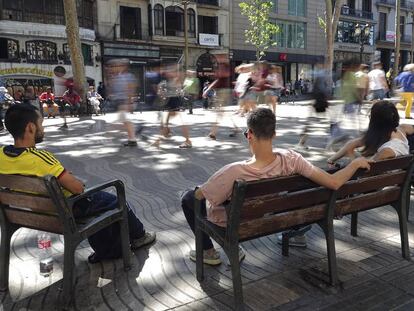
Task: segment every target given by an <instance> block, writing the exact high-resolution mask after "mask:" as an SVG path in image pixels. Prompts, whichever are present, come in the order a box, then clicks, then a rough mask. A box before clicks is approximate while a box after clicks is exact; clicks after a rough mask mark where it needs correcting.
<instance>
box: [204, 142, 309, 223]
mask: <svg viewBox="0 0 414 311" xmlns="http://www.w3.org/2000/svg"><path fill="white" fill-rule="evenodd" d="M275 155H276V159H275V160H274V161H273V162H272V163H270V164H269V165H268V166H266V167H264V168H262V169H255V168H253V167H251V166H250V165H249V164H247V161H240V162H234V163H231V164H228V165H226V166H224V167H223V168H221V169H220V170H218V171H217V172H216V173H215V174H213V176H211V177H210V178H209V179H208V180H207V182H206V183H205V184H203V185H202V186H201V187H200V190H201V192H202V193H203V195H204V197H205V198H206V203H207V219H208V220H209V221H211V222H213V223H215V224H216V225H218V226H222V227H225V226H226V224H227V215H226V210H225V208H224V206H222V204H223V203H224V202H225V201H227V200H229V199H230V197H231V193H232V190H233V184H234V181H235V180H237V179H243V180H246V181H251V180H257V179H263V178H271V177H278V176H289V175H294V174H300V175H302V176H305V177H307V178H309V177H310V176H311V175H312V173H313V171H314V170H315V167H314V166H313V165H312V164H311V163H310V162H309V161H307V160H306V159H304V158H303V157H302V155H300V154H299V153H297V152H295V151H292V150H283V149H277V150H275Z"/></svg>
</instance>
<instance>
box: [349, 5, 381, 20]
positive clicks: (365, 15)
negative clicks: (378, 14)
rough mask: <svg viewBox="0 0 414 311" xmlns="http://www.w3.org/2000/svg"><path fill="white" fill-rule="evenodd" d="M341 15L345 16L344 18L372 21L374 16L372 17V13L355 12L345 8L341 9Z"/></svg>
mask: <svg viewBox="0 0 414 311" xmlns="http://www.w3.org/2000/svg"><path fill="white" fill-rule="evenodd" d="M341 14H342V15H346V16H352V17H358V18H364V19H373V18H374V15H373V13H372V12H368V11H361V10H355V9H351V8H349V7H347V6H343V7H342V9H341Z"/></svg>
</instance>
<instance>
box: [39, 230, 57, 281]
mask: <svg viewBox="0 0 414 311" xmlns="http://www.w3.org/2000/svg"><path fill="white" fill-rule="evenodd" d="M37 247H38V248H39V268H40V275H43V276H44V277H47V276H49V275H50V274H52V272H53V254H52V240H51V238H50V234H49V233H47V232H42V233H41V234H39V235H38V238H37Z"/></svg>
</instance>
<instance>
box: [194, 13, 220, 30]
mask: <svg viewBox="0 0 414 311" xmlns="http://www.w3.org/2000/svg"><path fill="white" fill-rule="evenodd" d="M198 32H199V33H209V34H218V17H217V16H203V15H198Z"/></svg>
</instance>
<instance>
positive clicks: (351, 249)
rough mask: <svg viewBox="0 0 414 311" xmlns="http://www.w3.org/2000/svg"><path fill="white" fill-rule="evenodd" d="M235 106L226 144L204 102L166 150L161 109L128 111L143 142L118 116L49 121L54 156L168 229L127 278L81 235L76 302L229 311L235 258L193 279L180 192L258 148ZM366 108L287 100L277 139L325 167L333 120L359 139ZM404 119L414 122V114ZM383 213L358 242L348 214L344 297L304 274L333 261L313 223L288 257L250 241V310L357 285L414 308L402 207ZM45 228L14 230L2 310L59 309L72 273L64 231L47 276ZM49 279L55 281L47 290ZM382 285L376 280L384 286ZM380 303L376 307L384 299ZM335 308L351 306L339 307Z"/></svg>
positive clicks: (341, 246) (335, 299)
mask: <svg viewBox="0 0 414 311" xmlns="http://www.w3.org/2000/svg"><path fill="white" fill-rule="evenodd" d="M236 109H237V108H236V107H228V108H227V109H226V113H225V114H224V118H223V119H222V120H221V121H220V128H219V132H218V135H217V140H216V141H213V140H211V139H209V138H208V137H207V134H208V133H209V130H210V128H211V125H212V124H213V122H214V121H215V120H216V112H215V111H211V110H209V111H205V110H202V109H195V110H194V114H193V115H188V114H187V112H182V113H180V115H181V116H180V117H176V118H175V119H172V121H171V123H172V124H171V130H172V136H171V137H169V138H167V139H162V140H161V144H160V146H159V148H158V147H156V146H153V145H152V143H153V142H154V141H156V140H157V139H158V138H160V136H159V113H158V112H143V113H139V112H135V113H134V114H131V115H130V118H131V120H132V121H133V122H134V123H135V124H136V125H139V126H141V125H142V126H144V130H143V132H142V134H143V136H138V147H123V146H122V145H121V144H122V142H123V141H125V140H126V134H125V132H124V130H123V127H122V124H120V123H119V122H118V119H117V118H118V116H117V114H115V113H110V114H107V115H105V116H93V117H92V118H82V119H78V118H69V119H68V125H69V129H68V130H60V129H59V127H60V126H61V125H62V119H61V118H56V119H45V120H44V126H45V134H46V137H45V141H44V143H42V144H40V145H39V146H38V147H39V148H45V149H47V150H49V151H52V152H54V153H55V155H56V156H57V157H58V158H59V159H60V160H61V161H62V163H63V164H64V166H65V167H66V168H67V169H69V170H70V171H72V172H73V173H74V174H75V175H77V176H78V177H80V178H81V179H82V180H84V181H85V183H86V184H87V185H89V186H92V185H94V184H96V183H99V182H103V181H106V180H109V179H114V178H117V179H121V180H122V181H123V182H124V183H125V185H126V192H127V198H128V200H129V201H130V203H131V205H132V206H133V207H134V209H135V211H136V214H137V216H138V217H139V218H140V219H141V220H142V221H143V223H144V224H145V227H146V229H147V230H149V231H156V232H157V235H158V236H157V238H158V241H157V243H156V244H155V245H153V246H152V247H148V248H146V249H142V250H139V251H137V252H136V253H135V255H134V256H133V263H134V268H133V269H132V271H130V272H129V273H128V274H125V273H124V272H123V270H122V262H121V261H120V260H117V261H108V262H104V263H102V264H97V265H89V264H88V263H87V260H86V258H87V256H88V255H89V254H90V252H91V249H90V248H89V245H88V243H87V242H85V243H83V244H82V245H81V247H79V249H78V251H77V281H76V282H77V283H76V292H75V306H76V309H78V310H95V309H96V310H110V309H111V310H112V309H113V310H144V309H145V310H167V309H172V308H178V309H180V310H201V309H203V310H211V309H217V310H227V309H229V308H231V306H232V297H231V295H232V291H231V288H232V287H231V278H230V276H231V273H230V270H229V267H228V266H226V265H225V264H223V265H221V266H220V267H218V268H214V269H213V268H208V269H207V270H206V275H207V280H206V282H205V284H203V285H202V286H200V284H199V283H198V282H197V280H196V279H195V265H194V264H193V263H192V262H191V261H190V260H189V259H188V256H187V253H188V251H189V250H190V249H191V248H193V247H194V239H193V236H192V234H191V232H190V230H189V228H188V227H187V225H186V222H185V219H184V216H183V214H182V212H181V207H180V196H181V194H182V192H183V191H184V190H186V189H190V188H194V186H196V185H198V184H200V183H202V182H203V181H205V180H206V179H207V178H208V177H209V176H210V175H211V174H213V173H214V172H215V171H216V170H218V169H219V168H221V167H222V166H223V165H225V164H227V163H230V162H233V161H237V160H243V159H246V158H247V157H248V156H249V151H248V145H247V142H246V141H245V138H244V136H243V134H242V131H243V130H244V128H245V126H246V125H245V124H246V118H244V117H240V116H239V115H236V114H235V112H236ZM335 109H336V110H335ZM368 109H369V106H368V105H367V106H364V109H363V113H362V115H361V116H359V121H358V120H357V119H355V118H344V119H342V118H343V114H342V112H341V107H340V106H338V107H336V108H332V109H331V110H333V112H331V113H327V114H323V115H315V114H313V113H312V108H311V106H310V104H309V102H301V103H297V104H295V105H292V104H283V105H279V106H278V107H277V136H276V139H275V146H276V147H280V148H295V149H296V150H298V151H299V152H301V153H302V154H303V155H304V156H305V157H306V158H308V159H309V160H310V161H312V162H313V163H315V164H317V165H319V166H322V167H325V166H326V159H327V157H329V155H330V154H331V153H332V151H327V150H326V149H325V146H326V144H327V141H328V137H329V124H330V121H331V120H334V121H337V120H339V119H340V120H341V121H342V123H341V126H342V127H343V128H344V130H345V131H346V132H347V133H348V134H349V135H350V136H351V137H352V136H356V135H358V130H363V129H364V128H365V127H366V126H367V124H368V116H367V115H368V113H367V112H368ZM401 116H403V113H402V112H401ZM402 122H404V123H410V122H411V123H413V122H412V121H411V120H407V121H406V120H402ZM182 124H186V125H187V126H189V128H190V136H191V140H192V143H193V148H192V149H179V148H178V146H179V145H180V144H181V143H182V142H183V141H184V138H183V137H182V132H181V125H182ZM233 124H236V125H237V127H238V128H239V129H240V133H239V134H238V135H237V136H236V137H234V138H231V137H229V134H230V133H231V132H232V129H233ZM306 124H307V125H308V126H309V139H308V141H307V145H308V147H309V149H307V150H305V149H304V148H297V147H296V144H297V142H298V140H299V134H300V133H301V132H302V131H303V129H304V127H305V125H306ZM8 143H12V139H11V137H10V136H9V135H8V134H7V133H5V132H2V133H0V144H8ZM375 213H376V214H375ZM375 213H371V212H368V213H367V214H366V216H364V217H362V223H363V224H364V225H365V227H366V228H365V229H362V230H361V237H360V238H358V239H354V238H351V237H350V235H349V233H348V231H349V223H350V221H349V219H347V218H346V219H345V218H344V219H343V220H342V221H336V222H335V226H336V230H338V234H337V239H339V241H338V246H337V248H338V257H339V269H340V278H341V279H342V280H343V281H344V282H345V289H344V290H345V292H344V293H341V291H339V292H338V290H336V289H335V290H332V289H329V288H328V287H326V286H325V285H321V284H316V283H318V282H317V281H315V280H311V281H310V282H309V280H308V282H306V281H304V280H303V279H302V278H301V273H300V271H301V270H306V271H308V270H309V271H313V270H315V269H316V270H324V269H326V250H325V241H324V239H323V235H322V233H321V231H320V230H319V228H316V227H314V228H313V229H312V231H311V232H310V233H309V235H308V243H309V245H308V248H307V249H306V250H293V251H292V253H291V256H290V257H289V258H283V257H282V256H281V249H280V246H278V245H277V243H276V241H275V237H272V236H271V237H266V238H262V239H259V240H256V241H254V242H247V243H244V246H245V248H246V251H247V257H246V260H245V262H244V263H243V265H242V275H243V282H244V287H245V295H246V298H245V300H246V305H247V307H248V308H251V309H253V310H271V309H272V310H273V309H276V308H280V309H286V310H289V309H291V310H294V309H295V310H296V309H300V308H302V309H303V310H305V309H306V306H308V307H309V306H310V305H313V306H325V307H328V306H331V307H333V306H335V304H336V303H340V302H341V303H342V302H345V303H343V305H342V307H344V308H345V307H349V306H351V305H352V304H353V303H356V301H357V300H355V299H353V298H352V297H353V295H354V294H353V293H354V292H353V291H356V292H367V296H368V297H374V298H373V299H374V300H379V302H381V303H382V302H384V303H385V302H388V303H389V304H390V305H391V306H395V307H399V306H403V305H404V306H412V302H413V301H414V296H413V295H414V268H412V265H410V264H409V263H408V262H406V261H404V260H402V259H401V258H400V255H399V252H400V251H399V235H398V232H399V231H398V226H397V220H396V219H397V218H396V215H395V214H394V213H393V212H392V211H390V210H386V209H384V210H380V212H378V211H376V212H375ZM376 217H379V219H377V218H376ZM413 234H414V230H413V227H412V226H411V225H410V239H411V244H413V243H414V240H413V238H414V236H413ZM36 236H37V234H36V232H35V231H32V230H28V229H23V230H19V231H18V232H17V233H16V234H15V235H14V239H13V243H12V259H11V261H12V262H11V271H10V283H11V284H10V294H6V295H0V302H1V305H0V310H1V309H2V308H4V309H5V310H12V309H13V310H20V309H23V310H27V309H29V310H54V309H56V307H57V304H56V301H57V299H58V297H59V293H60V291H59V287H60V285H61V283H60V279H61V277H62V270H61V268H62V260H63V257H62V252H63V245H62V237H59V236H54V240H53V248H54V252H55V259H56V263H55V271H54V273H53V274H52V276H51V277H50V278H43V277H41V276H40V275H39V273H38V263H37V254H36ZM413 245H414V244H413ZM222 256H223V257H224V254H222ZM386 269H389V270H390V271H391V270H392V269H394V270H395V271H400V270H401V269H405V270H404V271H406V273H405V274H401V273H400V272H398V273H399V274H398V273H397V272H396V276H395V278H397V276H399V277H401V278H403V277H405V279H404V280H403V281H401V280H400V279H399V281H401V282H399V283H400V284H394V285H393V283H392V282H391V281H393V280H394V278H392V277H391V276H388V278H387V274H386V273H387V270H386ZM384 275H385V276H384ZM290 279H292V280H294V281H293V283H292V282H291V281H289V280H290ZM390 280H391V281H390ZM319 283H320V282H319ZM395 283H398V282H396V281H395ZM50 284H52V286H50V287H48V285H50ZM315 284H316V285H315ZM410 284H411V285H410ZM263 288H266V289H267V291H270V292H269V294H267V293H261V289H263ZM374 288H378V289H379V290H378V292H375V290H373V289H374ZM347 290H348V291H347ZM259 293H260V294H259ZM272 293H273V294H272ZM381 293H382V295H381ZM391 293H393V295H397V296H398V297H400V298H401V299H400V300H399V302H398V303H397V302H393V301H391V298H392V297H391V296H392V295H391ZM267 295H269V297H270V298H269V297H267ZM260 297H267V298H266V299H264V298H260ZM375 297H377V298H376V299H375ZM263 299H264V300H263ZM346 299H348V300H346ZM381 299H383V300H381ZM347 301H348V302H347ZM392 302H393V303H394V304H392ZM372 303H373V305H375V303H377V301H376V302H375V303H374V302H372ZM309 309H312V308H309ZM335 309H341V306H337V307H335ZM407 310H409V309H407Z"/></svg>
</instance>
